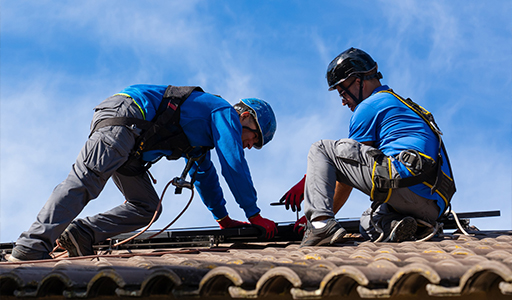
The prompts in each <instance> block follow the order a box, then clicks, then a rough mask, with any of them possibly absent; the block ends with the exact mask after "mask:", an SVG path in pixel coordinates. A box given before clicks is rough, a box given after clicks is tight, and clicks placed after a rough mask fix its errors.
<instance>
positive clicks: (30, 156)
mask: <svg viewBox="0 0 512 300" xmlns="http://www.w3.org/2000/svg"><path fill="white" fill-rule="evenodd" d="M55 3H56V2H54V1H22V0H18V1H1V2H0V5H1V9H0V22H1V23H0V30H1V32H0V101H1V103H0V122H1V123H0V124H1V132H0V142H1V149H0V241H1V242H10V241H15V240H16V239H17V237H18V235H19V234H20V233H21V232H22V231H24V230H26V229H28V227H29V226H30V224H31V223H32V222H33V221H34V220H35V217H36V215H37V213H38V211H39V210H40V208H41V207H42V206H43V204H44V203H45V202H46V199H47V198H48V196H49V195H50V193H51V192H52V190H53V188H54V187H55V186H56V185H57V184H58V183H60V182H61V181H62V180H64V179H65V177H66V176H67V174H68V172H69V171H70V167H71V164H72V163H73V162H74V160H75V158H76V156H77V154H78V152H79V150H80V149H81V147H82V146H83V144H84V142H85V139H86V138H87V135H88V132H89V124H90V120H91V117H92V113H93V111H92V108H93V107H94V106H95V105H96V104H98V103H99V102H101V101H102V100H103V99H105V98H106V97H108V96H110V95H112V94H115V93H117V92H119V91H120V90H122V89H123V88H124V87H126V86H128V85H131V84H137V83H150V84H173V85H200V86H201V87H203V88H204V89H205V90H206V91H209V92H211V93H214V94H219V95H221V96H223V98H225V99H226V100H227V101H228V102H230V103H236V102H237V101H238V100H239V99H240V98H247V97H258V98H262V99H265V100H267V101H268V102H269V103H271V105H272V106H273V108H274V110H275V113H276V116H277V119H278V126H277V132H276V135H275V137H274V140H273V141H272V142H271V143H269V144H268V145H267V146H266V147H264V148H263V149H262V150H255V149H254V150H248V151H246V157H247V160H248V162H249V165H250V168H251V172H252V176H253V181H254V183H255V186H256V189H257V191H258V197H259V201H258V204H259V206H260V208H261V209H262V215H263V216H264V217H267V218H271V219H274V220H275V221H279V222H284V221H292V220H294V219H295V217H296V216H295V214H294V213H293V212H291V211H285V210H284V208H282V207H275V206H270V205H269V203H271V202H276V201H278V200H279V198H280V197H281V196H282V195H283V194H284V193H285V192H286V191H287V190H288V189H289V188H290V187H291V186H293V185H294V184H295V183H296V182H297V181H298V180H299V179H301V178H302V176H303V174H304V173H305V171H306V157H307V153H308V150H309V147H310V145H311V144H312V143H313V142H315V141H317V140H319V139H326V138H327V139H339V138H345V137H347V135H348V123H349V119H350V116H351V112H350V111H349V110H348V109H347V108H346V107H343V106H342V105H341V101H340V98H339V97H338V95H337V93H336V92H328V91H327V84H326V80H325V71H326V68H327V65H328V63H329V62H330V61H331V60H332V59H333V58H334V57H335V56H336V55H338V54H339V53H340V52H342V51H343V50H345V49H347V48H349V47H352V46H353V47H358V48H361V49H363V50H365V51H367V52H368V53H370V55H372V57H373V58H374V59H375V60H376V61H377V62H378V65H379V69H380V70H381V72H382V74H383V75H384V79H383V80H382V82H383V83H384V84H388V85H390V86H391V87H392V88H393V89H394V90H395V91H396V92H397V93H399V94H401V95H402V96H405V97H410V98H412V99H413V100H415V101H416V102H417V103H419V104H420V105H422V106H424V107H425V108H426V109H428V110H429V111H431V112H432V113H433V114H434V115H435V117H436V120H437V123H438V124H439V126H440V127H441V129H442V131H443V132H444V141H445V144H446V146H447V149H448V152H449V155H450V158H451V161H452V167H453V170H454V174H455V179H456V182H457V188H458V192H457V193H456V194H455V196H454V198H453V200H452V203H453V208H454V209H455V211H457V212H468V211H484V210H500V211H501V214H502V216H501V217H499V218H488V219H480V220H479V219H475V220H473V222H472V223H473V224H474V225H476V226H477V227H478V228H480V229H512V191H511V184H512V162H511V159H510V158H511V157H512V101H511V95H512V30H511V29H512V26H511V25H512V22H511V21H510V16H511V15H512V2H510V1H507V0H501V1H492V5H490V4H489V3H488V2H484V1H402V0H400V1H398V0H397V1H365V0H363V1H334V0H333V1H329V0H326V1H286V0H281V1H279V0H278V1H234V0H233V1H194V0H188V1H163V0H162V1H160V0H153V1H117V0H115V1H78V2H77V1H59V4H58V5H56V4H55ZM214 162H215V163H216V164H217V166H218V163H217V161H216V159H215V158H214ZM183 165H184V164H183V162H165V161H161V162H159V163H158V164H157V165H156V166H155V167H153V169H152V173H153V175H154V176H155V177H156V178H157V179H158V184H157V185H156V187H155V188H156V190H157V192H158V193H159V194H160V193H161V192H162V190H163V188H164V186H165V184H166V183H167V182H168V181H169V180H171V179H172V178H173V177H175V176H178V175H179V174H180V173H181V170H182V168H183ZM218 169H220V167H218ZM222 186H223V188H224V192H225V198H226V200H227V202H228V210H229V212H230V216H232V217H233V218H239V219H244V214H243V212H242V210H241V209H239V208H238V206H237V204H236V202H235V201H234V199H233V197H232V195H231V193H230V192H229V189H228V188H227V185H226V184H225V182H224V181H222ZM188 197H189V194H188V191H185V192H184V194H183V195H182V196H175V195H174V194H173V192H172V191H171V192H169V193H167V195H166V197H165V199H164V204H163V205H164V212H163V214H162V215H161V217H160V219H159V220H158V221H157V223H156V224H155V225H153V227H152V228H154V229H158V228H162V227H164V226H165V225H167V224H168V223H169V222H170V221H172V219H174V217H175V216H176V215H177V214H178V213H179V211H180V210H181V209H182V208H183V207H184V206H185V204H186V201H187V200H188ZM123 201H124V199H123V197H122V195H121V193H120V192H119V191H118V190H117V189H116V188H115V186H114V184H113V183H111V182H109V183H108V184H107V186H106V187H105V190H104V191H103V193H102V194H101V196H100V197H99V198H98V199H96V200H93V201H91V202H90V203H89V205H88V206H87V207H86V209H85V210H84V211H83V212H82V214H81V216H86V215H91V214H95V213H98V212H102V211H105V210H107V209H109V208H111V207H113V206H115V205H118V204H120V203H122V202H123ZM369 205H370V202H369V200H368V197H367V196H365V195H363V194H362V193H360V192H353V194H352V196H351V198H350V199H349V201H348V202H347V204H346V205H345V207H343V209H342V210H341V211H340V212H339V213H338V215H337V217H338V218H344V217H359V216H360V214H361V212H362V211H363V210H365V209H366V208H367V207H368V206H369ZM215 224H216V223H215V221H214V220H213V218H212V217H211V215H210V213H209V212H208V211H207V210H206V208H205V207H204V205H203V204H202V202H201V200H200V198H199V196H196V197H195V198H194V201H193V203H192V205H191V207H190V208H189V210H188V211H187V212H186V213H185V214H184V215H183V217H182V218H181V219H180V220H179V221H178V222H177V223H176V224H175V225H174V226H175V227H191V226H209V225H215Z"/></svg>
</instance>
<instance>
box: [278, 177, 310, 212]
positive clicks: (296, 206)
mask: <svg viewBox="0 0 512 300" xmlns="http://www.w3.org/2000/svg"><path fill="white" fill-rule="evenodd" d="M305 183H306V175H304V178H302V180H301V181H299V182H298V183H297V184H296V185H294V186H293V187H292V188H291V189H290V190H289V191H288V192H286V194H284V196H283V197H282V198H281V199H280V200H279V202H281V203H283V202H284V204H285V206H286V209H290V207H291V208H292V211H295V210H297V211H300V203H301V202H302V200H304V184H305Z"/></svg>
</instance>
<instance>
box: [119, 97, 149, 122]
mask: <svg viewBox="0 0 512 300" xmlns="http://www.w3.org/2000/svg"><path fill="white" fill-rule="evenodd" d="M117 95H120V96H125V97H128V98H131V99H132V100H133V103H135V105H137V107H138V108H139V110H140V112H141V114H142V119H143V120H146V114H145V113H144V110H143V109H142V107H140V105H139V103H137V101H135V99H133V97H132V96H130V95H128V94H125V93H117V94H115V95H114V96H117Z"/></svg>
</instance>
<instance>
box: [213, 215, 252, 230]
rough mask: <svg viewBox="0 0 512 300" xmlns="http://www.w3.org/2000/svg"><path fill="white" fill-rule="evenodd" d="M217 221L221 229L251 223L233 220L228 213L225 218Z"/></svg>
mask: <svg viewBox="0 0 512 300" xmlns="http://www.w3.org/2000/svg"><path fill="white" fill-rule="evenodd" d="M217 222H218V223H219V227H220V229H226V228H236V227H244V226H249V225H251V224H249V223H247V222H241V221H237V220H233V219H231V218H230V217H229V215H226V216H225V217H224V218H222V219H220V220H217Z"/></svg>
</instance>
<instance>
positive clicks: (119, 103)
mask: <svg viewBox="0 0 512 300" xmlns="http://www.w3.org/2000/svg"><path fill="white" fill-rule="evenodd" d="M109 117H135V118H140V119H142V113H141V112H140V110H139V109H138V107H137V105H136V104H135V103H134V101H133V99H131V98H129V97H125V96H121V95H116V96H112V97H110V98H107V99H106V100H105V101H103V102H102V103H101V104H100V105H98V106H97V107H95V113H94V117H93V120H92V123H91V128H92V126H94V124H96V123H97V122H99V121H100V120H102V119H105V118H109ZM139 133H140V131H139V130H138V129H132V128H129V127H127V126H107V127H103V128H100V129H98V130H97V131H95V132H94V133H93V134H92V135H91V136H90V137H89V139H88V140H87V142H86V143H85V146H84V147H83V148H82V150H81V151H80V154H79V155H78V158H77V159H76V162H75V164H73V166H72V169H71V172H70V173H69V175H68V177H67V178H66V179H65V180H64V181H63V182H62V183H60V184H59V185H57V187H56V188H55V189H54V191H53V193H52V194H51V196H50V198H49V199H48V201H47V202H46V204H45V205H44V207H43V208H42V209H41V211H40V212H39V214H38V216H37V219H36V221H35V222H34V223H33V224H32V226H31V227H30V228H29V229H28V231H25V232H23V233H22V234H21V236H20V237H19V238H18V240H17V242H16V245H21V246H24V247H27V248H30V249H31V251H39V252H49V251H51V250H52V249H53V247H54V243H55V240H56V239H57V238H58V237H59V235H60V234H61V233H62V232H63V231H64V229H66V227H67V226H68V225H69V224H70V223H71V222H72V221H73V220H74V219H75V218H76V217H77V216H78V214H80V212H81V211H82V210H83V208H84V207H85V205H87V203H88V202H89V201H90V200H93V199H95V198H96V197H98V196H99V194H100V192H101V191H102V190H103V187H104V186H105V184H106V183H107V181H108V179H109V178H110V177H112V179H113V180H114V183H115V184H116V185H117V187H118V188H119V190H120V191H121V192H122V193H123V195H124V197H125V199H126V202H125V203H123V204H121V205H119V206H117V207H114V208H113V209H111V210H109V211H106V212H104V213H100V214H97V215H95V216H92V217H86V218H84V219H77V220H75V221H73V222H74V223H75V224H76V225H77V226H78V227H79V228H80V229H81V230H80V232H81V233H82V234H85V235H87V237H86V238H87V239H88V240H90V241H92V242H100V241H103V240H105V239H107V238H109V237H112V236H115V235H117V234H120V233H124V232H130V231H133V230H136V229H138V228H141V227H142V226H144V225H147V224H148V223H149V221H150V220H151V218H152V217H153V215H154V212H155V210H156V208H157V206H158V202H159V197H158V195H157V194H156V192H155V189H154V188H153V186H152V184H151V181H150V180H149V178H148V175H147V174H146V173H144V174H142V175H140V176H133V177H129V176H123V175H121V174H119V173H117V172H116V170H117V169H118V168H119V167H120V166H121V165H123V164H124V163H125V162H126V161H127V159H128V155H129V153H130V151H131V150H132V148H133V147H134V144H135V139H136V137H137V136H138V134H139ZM160 211H161V210H160Z"/></svg>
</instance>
